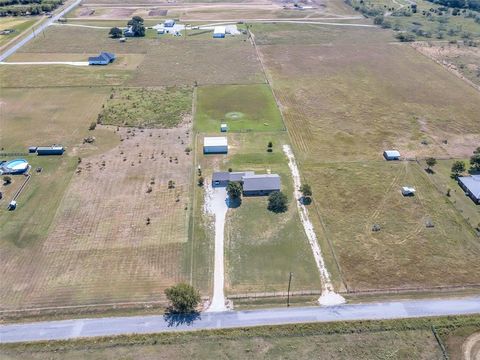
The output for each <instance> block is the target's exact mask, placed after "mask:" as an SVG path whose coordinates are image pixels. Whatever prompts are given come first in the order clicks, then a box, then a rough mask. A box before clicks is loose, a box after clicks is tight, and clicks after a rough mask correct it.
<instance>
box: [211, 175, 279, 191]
mask: <svg viewBox="0 0 480 360" xmlns="http://www.w3.org/2000/svg"><path fill="white" fill-rule="evenodd" d="M230 181H238V182H240V183H241V184H242V185H243V195H245V196H261V195H268V194H270V193H272V192H274V191H280V188H281V181H280V176H279V175H277V174H258V175H256V174H255V173H254V172H253V171H245V172H215V173H213V176H212V186H213V187H225V186H227V185H228V183H229V182H230Z"/></svg>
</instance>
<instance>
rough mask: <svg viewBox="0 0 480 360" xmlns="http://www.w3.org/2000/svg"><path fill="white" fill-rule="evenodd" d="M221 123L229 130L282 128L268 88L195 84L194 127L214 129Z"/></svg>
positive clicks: (280, 118) (200, 129)
mask: <svg viewBox="0 0 480 360" xmlns="http://www.w3.org/2000/svg"><path fill="white" fill-rule="evenodd" d="M221 123H226V124H227V125H228V130H229V131H233V132H249V131H256V132H257V131H269V132H271V131H278V130H284V125H283V121H282V116H281V114H280V111H279V110H278V108H277V105H276V103H275V99H274V98H273V95H272V91H271V90H270V87H269V86H268V85H263V84H256V85H223V86H202V87H199V88H198V91H197V108H196V114H195V129H196V130H197V131H199V132H204V133H205V132H215V131H218V130H219V129H220V124H221Z"/></svg>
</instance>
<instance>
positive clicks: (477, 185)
mask: <svg viewBox="0 0 480 360" xmlns="http://www.w3.org/2000/svg"><path fill="white" fill-rule="evenodd" d="M458 181H460V182H461V183H462V184H463V186H465V187H466V188H467V189H468V191H470V192H471V193H472V194H473V196H475V197H476V198H477V199H480V175H472V176H461V177H459V178H458Z"/></svg>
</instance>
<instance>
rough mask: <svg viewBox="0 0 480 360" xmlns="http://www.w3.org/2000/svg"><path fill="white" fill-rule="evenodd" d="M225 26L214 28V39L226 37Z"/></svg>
mask: <svg viewBox="0 0 480 360" xmlns="http://www.w3.org/2000/svg"><path fill="white" fill-rule="evenodd" d="M225 33H226V30H225V26H215V27H214V28H213V37H214V38H224V37H225Z"/></svg>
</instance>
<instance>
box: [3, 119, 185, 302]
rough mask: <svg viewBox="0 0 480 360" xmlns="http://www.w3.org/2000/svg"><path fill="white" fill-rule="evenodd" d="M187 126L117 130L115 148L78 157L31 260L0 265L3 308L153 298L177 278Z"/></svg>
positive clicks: (182, 277)
mask: <svg viewBox="0 0 480 360" xmlns="http://www.w3.org/2000/svg"><path fill="white" fill-rule="evenodd" d="M190 126H191V123H190V122H189V123H188V124H184V125H182V126H181V127H179V128H176V129H168V130H166V129H151V130H144V131H142V130H133V129H124V128H121V129H118V130H116V132H117V134H118V136H120V138H121V139H122V141H121V144H120V145H119V146H117V147H115V148H113V149H112V150H110V151H108V152H106V153H104V154H102V155H95V156H92V157H88V158H84V159H82V161H81V162H80V164H79V165H78V167H77V170H76V174H74V177H73V179H72V181H71V183H70V186H69V188H68V190H67V192H66V194H65V196H64V198H63V199H62V202H61V204H60V207H59V208H58V210H57V214H56V216H55V219H54V221H53V223H52V226H51V230H50V233H49V236H48V237H47V239H46V240H45V242H43V243H40V244H39V245H38V249H37V251H36V254H37V255H36V256H35V259H32V258H31V257H26V256H18V257H16V258H15V259H16V260H15V264H12V263H9V264H7V266H6V267H5V269H6V270H5V272H4V274H3V276H4V280H5V281H6V283H7V284H12V289H11V291H13V292H12V293H11V294H10V296H8V297H4V298H2V307H4V308H27V307H44V306H59V305H67V304H68V305H83V304H92V303H111V302H131V301H153V300H155V301H157V300H159V299H160V300H161V299H162V298H163V290H164V289H165V287H167V286H170V285H172V284H174V283H176V282H179V281H184V280H185V279H186V277H185V276H186V275H185V273H184V272H183V270H182V259H183V254H184V251H185V244H186V243H187V241H188V233H187V229H188V226H187V224H188V214H189V211H188V208H189V203H190V199H189V187H190V179H191V178H190V176H191V169H192V168H191V167H192V155H187V154H186V153H185V151H184V150H185V147H186V146H188V145H189V144H190V141H191V139H190ZM113 131H115V130H113ZM94 133H95V132H93V134H94ZM95 146H96V145H95V143H94V144H93V145H91V144H84V145H82V147H95ZM169 181H173V182H174V187H171V186H169ZM18 269H22V271H20V272H19V271H18ZM5 299H8V302H7V301H5Z"/></svg>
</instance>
